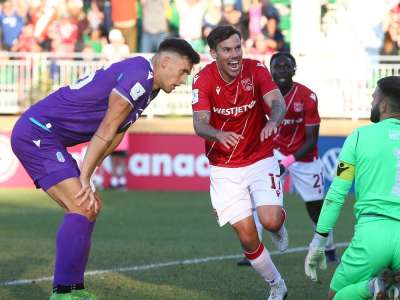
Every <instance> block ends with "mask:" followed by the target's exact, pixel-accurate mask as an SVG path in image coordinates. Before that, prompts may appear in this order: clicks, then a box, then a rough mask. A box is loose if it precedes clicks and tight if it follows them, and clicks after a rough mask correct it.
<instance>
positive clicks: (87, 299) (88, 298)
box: [72, 290, 98, 300]
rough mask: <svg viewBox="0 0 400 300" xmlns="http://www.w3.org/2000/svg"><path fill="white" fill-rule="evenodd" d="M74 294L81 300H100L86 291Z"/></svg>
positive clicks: (77, 291)
mask: <svg viewBox="0 0 400 300" xmlns="http://www.w3.org/2000/svg"><path fill="white" fill-rule="evenodd" d="M72 294H73V295H74V296H75V297H77V298H76V299H79V300H98V298H97V296H96V295H94V294H92V293H90V292H88V291H86V290H73V291H72Z"/></svg>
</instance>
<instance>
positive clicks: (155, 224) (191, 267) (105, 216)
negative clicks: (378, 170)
mask: <svg viewBox="0 0 400 300" xmlns="http://www.w3.org/2000/svg"><path fill="white" fill-rule="evenodd" d="M102 198H103V202H104V207H103V211H102V214H101V215H100V217H99V218H98V221H97V224H96V229H95V232H94V236H93V242H92V251H91V256H90V260H89V264H88V267H87V271H93V270H110V269H118V268H130V267H134V266H147V265H149V264H161V263H168V262H174V261H180V260H191V259H196V258H205V257H215V256H226V255H235V254H238V255H239V254H240V252H241V250H240V246H239V242H238V240H237V239H236V237H235V236H234V233H233V231H232V230H231V229H230V227H229V226H225V227H223V228H219V227H218V226H217V224H216V221H215V219H214V217H213V215H212V213H211V206H210V201H209V196H208V194H207V193H202V192H138V191H134V192H103V193H102ZM352 204H353V203H352V201H348V203H346V205H345V206H344V209H343V212H342V215H341V217H340V219H339V221H338V224H337V227H336V230H335V240H336V241H337V242H348V241H349V240H350V238H351V236H352V234H353V219H354V218H353V217H352V216H351V212H352V208H351V207H352ZM285 206H286V209H287V211H288V220H287V227H288V231H289V237H290V248H295V247H303V246H307V245H308V243H309V241H310V240H311V237H312V227H311V222H310V220H309V219H308V217H307V213H306V210H305V207H304V203H303V202H302V201H301V200H300V199H299V198H298V197H297V196H295V195H286V198H285ZM61 219H62V211H61V209H59V208H58V206H57V205H56V204H55V203H54V202H53V201H51V200H50V198H48V196H47V195H45V193H43V192H41V191H33V190H14V189H13V190H11V189H10V190H1V191H0V299H1V300H3V299H4V300H13V299H30V300H36V299H38V300H39V299H40V300H42V299H48V297H49V294H50V290H51V281H50V280H44V281H39V282H34V281H32V282H29V283H26V284H21V285H7V286H5V285H4V283H5V282H9V281H13V280H21V279H31V280H34V279H37V278H43V277H50V276H52V271H53V264H54V262H53V259H54V237H55V234H56V231H57V227H58V224H59V222H60V220H61ZM264 243H265V245H266V246H267V248H268V249H270V250H272V251H274V250H275V249H274V248H273V246H271V242H270V238H269V236H268V234H265V236H264ZM342 251H343V248H341V249H340V251H339V252H340V253H342ZM305 254H306V253H305V251H300V252H295V253H287V254H283V255H274V256H273V260H274V262H275V264H276V265H277V267H278V269H279V270H280V272H281V273H282V275H283V277H284V278H285V281H286V284H287V286H288V289H289V297H288V299H289V300H290V299H293V300H294V299H295V300H302V299H307V300H310V299H311V300H312V299H324V298H326V292H327V290H328V287H329V281H330V278H331V277H332V274H333V271H334V268H335V266H329V267H328V270H326V271H324V272H320V279H321V283H312V282H311V281H310V280H309V279H308V278H306V277H305V275H304V271H303V263H304V257H305ZM236 260H237V259H235V258H231V259H223V260H219V261H208V262H204V263H199V264H192V263H190V264H175V265H170V266H164V267H154V268H152V269H147V270H146V269H144V268H141V269H140V270H136V271H135V270H130V271H122V272H106V273H102V274H97V275H92V276H87V277H86V286H87V287H88V289H89V290H91V291H93V292H95V294H97V295H98V296H99V299H113V300H114V299H135V300H153V299H154V300H156V299H157V300H158V299H171V300H172V299H174V300H175V299H179V300H181V299H182V300H200V299H201V300H208V299H216V300H217V299H218V300H228V299H229V300H232V299H234V300H239V299H246V300H248V299H252V300H253V299H265V295H266V287H265V284H264V283H263V281H262V279H261V278H260V277H259V276H258V275H257V274H256V273H255V271H254V270H252V269H251V268H247V267H237V266H236Z"/></svg>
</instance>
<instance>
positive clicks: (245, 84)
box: [241, 78, 253, 92]
mask: <svg viewBox="0 0 400 300" xmlns="http://www.w3.org/2000/svg"><path fill="white" fill-rule="evenodd" d="M241 83H242V86H243V89H244V90H245V91H248V92H250V91H251V90H252V89H253V83H252V82H251V80H250V78H245V79H243V80H242V81H241Z"/></svg>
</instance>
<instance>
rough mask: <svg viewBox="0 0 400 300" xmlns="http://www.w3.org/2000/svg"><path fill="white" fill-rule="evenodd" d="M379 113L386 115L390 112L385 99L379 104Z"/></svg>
mask: <svg viewBox="0 0 400 300" xmlns="http://www.w3.org/2000/svg"><path fill="white" fill-rule="evenodd" d="M379 112H380V113H381V114H382V113H387V112H390V107H389V104H388V103H387V101H385V99H382V100H381V102H379Z"/></svg>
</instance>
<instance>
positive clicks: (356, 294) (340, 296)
mask: <svg viewBox="0 0 400 300" xmlns="http://www.w3.org/2000/svg"><path fill="white" fill-rule="evenodd" d="M393 276H394V273H393V271H392V270H390V269H384V270H383V271H381V272H380V273H379V275H378V276H376V277H373V278H372V279H370V280H364V281H360V282H358V283H354V284H351V285H348V286H346V287H345V288H343V289H341V290H340V291H339V292H338V293H336V295H335V297H334V298H333V299H334V300H347V299H352V300H353V299H354V300H367V299H371V297H372V300H384V299H387V298H386V296H388V293H389V292H388V290H389V288H390V286H391V284H392V282H393ZM389 299H393V297H389Z"/></svg>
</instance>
